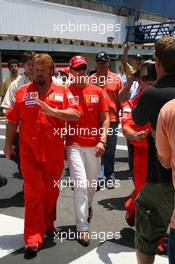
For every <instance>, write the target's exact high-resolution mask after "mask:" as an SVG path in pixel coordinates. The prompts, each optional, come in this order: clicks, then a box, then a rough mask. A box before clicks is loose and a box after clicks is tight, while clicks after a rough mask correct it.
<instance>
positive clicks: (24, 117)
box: [6, 82, 78, 162]
mask: <svg viewBox="0 0 175 264" xmlns="http://www.w3.org/2000/svg"><path fill="white" fill-rule="evenodd" d="M36 98H39V99H40V100H42V101H44V102H45V103H47V104H48V105H49V106H51V107H53V108H57V109H67V108H75V109H78V106H77V103H76V102H75V100H74V98H73V95H72V94H71V93H70V91H69V90H68V89H67V88H64V87H61V86H56V85H55V84H53V83H51V85H50V88H49V89H48V91H47V93H46V94H45V95H44V96H41V95H40V94H39V93H38V89H37V86H36V85H35V83H34V82H32V83H29V84H27V85H24V86H21V87H20V88H19V89H18V90H17V91H16V99H15V102H13V103H12V105H11V107H10V108H9V110H8V111H7V114H6V116H7V119H8V120H10V121H12V122H14V123H16V124H19V144H20V155H21V156H28V155H30V153H33V154H34V155H35V157H36V159H37V160H38V161H41V162H45V161H56V160H63V159H64V137H63V136H62V133H61V130H62V129H65V121H64V120H61V119H58V118H55V117H52V116H49V115H46V114H45V113H44V112H42V111H41V108H40V106H38V105H37V104H36V101H35V99H36Z"/></svg>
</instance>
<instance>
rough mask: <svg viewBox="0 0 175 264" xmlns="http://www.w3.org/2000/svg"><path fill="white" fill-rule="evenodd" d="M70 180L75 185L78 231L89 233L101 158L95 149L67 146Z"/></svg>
mask: <svg viewBox="0 0 175 264" xmlns="http://www.w3.org/2000/svg"><path fill="white" fill-rule="evenodd" d="M66 150H67V161H68V166H69V170H70V178H71V181H73V183H74V208H75V218H76V227H77V230H78V231H88V228H89V225H88V222H87V219H88V210H89V207H91V204H92V200H93V196H94V194H95V192H96V184H97V182H96V179H97V176H98V173H99V168H100V162H101V158H100V157H98V158H97V157H96V156H95V147H81V146H78V145H71V146H67V148H66Z"/></svg>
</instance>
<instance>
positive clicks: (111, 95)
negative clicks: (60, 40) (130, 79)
mask: <svg viewBox="0 0 175 264" xmlns="http://www.w3.org/2000/svg"><path fill="white" fill-rule="evenodd" d="M90 82H91V83H93V84H95V85H98V86H99V87H101V88H102V89H103V90H104V92H105V95H106V98H107V103H108V106H109V116H110V121H111V122H116V121H118V119H119V110H120V105H119V101H118V93H119V90H120V89H122V88H123V83H122V80H121V78H120V76H119V75H117V74H116V73H114V72H111V71H108V75H107V77H105V78H104V76H100V77H98V76H97V75H96V73H94V74H92V75H91V76H90Z"/></svg>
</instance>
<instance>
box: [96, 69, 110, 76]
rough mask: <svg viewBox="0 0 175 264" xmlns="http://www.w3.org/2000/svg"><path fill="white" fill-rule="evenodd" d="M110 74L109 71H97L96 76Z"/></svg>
mask: <svg viewBox="0 0 175 264" xmlns="http://www.w3.org/2000/svg"><path fill="white" fill-rule="evenodd" d="M108 72H109V70H107V71H97V73H96V75H97V76H106V77H107V76H108Z"/></svg>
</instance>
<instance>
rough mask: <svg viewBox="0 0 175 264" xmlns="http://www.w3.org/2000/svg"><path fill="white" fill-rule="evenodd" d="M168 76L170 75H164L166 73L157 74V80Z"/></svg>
mask: <svg viewBox="0 0 175 264" xmlns="http://www.w3.org/2000/svg"><path fill="white" fill-rule="evenodd" d="M168 75H170V74H168V73H166V72H160V73H159V74H158V80H160V79H162V78H164V77H166V76H168Z"/></svg>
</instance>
